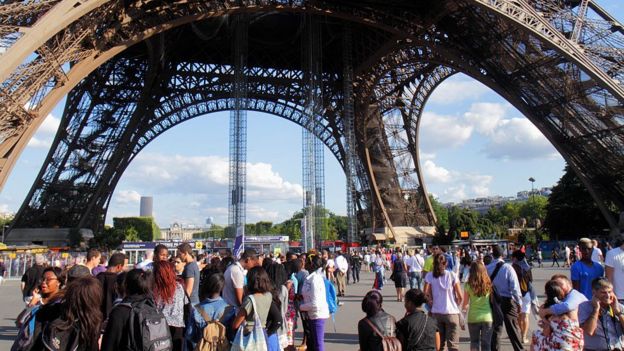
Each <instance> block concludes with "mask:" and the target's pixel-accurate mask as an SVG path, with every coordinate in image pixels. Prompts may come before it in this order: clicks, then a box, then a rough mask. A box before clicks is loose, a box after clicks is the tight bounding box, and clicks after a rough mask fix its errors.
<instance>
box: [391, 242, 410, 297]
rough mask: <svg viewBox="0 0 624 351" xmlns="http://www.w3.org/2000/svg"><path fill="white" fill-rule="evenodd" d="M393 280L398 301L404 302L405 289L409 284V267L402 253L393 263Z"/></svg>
mask: <svg viewBox="0 0 624 351" xmlns="http://www.w3.org/2000/svg"><path fill="white" fill-rule="evenodd" d="M392 279H393V280H394V287H395V288H396V292H397V301H403V295H404V294H405V287H406V286H407V284H408V277H407V265H406V264H405V262H404V261H403V256H402V255H401V253H398V254H397V258H396V259H395V260H394V262H393V263H392Z"/></svg>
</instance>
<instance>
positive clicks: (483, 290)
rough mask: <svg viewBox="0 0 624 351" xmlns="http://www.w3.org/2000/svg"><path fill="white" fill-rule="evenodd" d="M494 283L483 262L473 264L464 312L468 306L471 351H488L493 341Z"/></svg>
mask: <svg viewBox="0 0 624 351" xmlns="http://www.w3.org/2000/svg"><path fill="white" fill-rule="evenodd" d="M491 292H492V281H491V280H490V276H489V275H488V272H487V269H486V268H485V265H483V263H481V262H478V261H477V262H472V264H471V265H470V272H469V274H468V281H467V282H466V284H465V285H464V305H463V307H462V312H463V313H466V310H467V309H468V306H469V305H470V309H469V311H468V333H469V334H470V351H479V350H483V351H487V350H489V349H490V345H491V340H492V330H493V329H492V322H493V318H492V307H491V306H490V294H491Z"/></svg>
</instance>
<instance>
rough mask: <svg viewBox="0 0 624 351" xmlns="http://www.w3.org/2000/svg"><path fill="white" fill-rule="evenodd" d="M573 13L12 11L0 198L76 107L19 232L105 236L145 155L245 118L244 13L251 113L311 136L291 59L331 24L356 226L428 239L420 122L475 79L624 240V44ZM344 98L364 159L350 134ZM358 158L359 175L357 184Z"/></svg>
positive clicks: (323, 127)
mask: <svg viewBox="0 0 624 351" xmlns="http://www.w3.org/2000/svg"><path fill="white" fill-rule="evenodd" d="M571 3H574V2H568V1H555V0H537V1H534V0H532V1H528V0H455V1H451V0H447V1H433V0H431V1H425V3H422V2H413V1H402V0H392V1H390V3H389V2H388V1H368V2H367V6H361V5H359V4H358V3H357V2H352V1H315V2H312V3H310V2H303V1H276V0H273V1H271V0H257V1H252V0H250V1H245V2H241V3H237V5H236V6H234V5H233V4H232V3H231V2H230V1H227V0H215V1H208V2H206V1H203V2H194V1H184V2H182V1H172V2H167V3H162V2H158V3H155V2H153V1H149V0H148V1H142V2H131V1H126V2H108V1H95V0H84V1H81V2H79V3H76V2H73V1H67V0H59V1H28V2H3V3H1V4H0V47H2V50H0V53H2V56H1V58H2V63H3V64H2V66H1V67H0V185H1V184H4V182H5V181H6V177H7V175H8V174H9V173H10V170H11V168H12V166H13V164H14V163H15V161H16V160H17V158H18V157H19V154H20V152H21V151H22V150H23V148H24V147H25V145H26V143H27V142H28V140H29V139H30V138H31V136H32V135H33V133H34V132H35V131H36V129H37V128H38V126H39V125H40V124H41V122H42V120H43V118H44V117H45V116H47V114H48V113H49V112H50V111H51V109H52V108H53V107H54V105H55V104H56V103H57V102H58V101H59V100H60V99H61V98H62V97H63V96H65V95H67V94H68V93H69V91H70V90H71V89H74V90H73V91H72V92H71V93H69V95H68V99H67V105H66V108H65V112H64V116H63V120H62V122H61V128H60V130H59V133H58V134H57V137H56V139H55V142H54V144H53V147H52V149H51V151H50V153H49V155H48V158H47V160H46V163H45V165H44V167H43V168H42V170H41V172H40V174H39V177H38V178H37V181H36V182H35V184H34V185H33V188H32V190H31V192H30V193H29V196H28V197H27V200H26V201H25V203H24V205H23V207H22V209H21V210H20V213H19V214H18V218H17V220H16V226H39V227H46V226H60V227H65V226H68V227H91V228H97V227H98V226H99V225H100V224H101V223H102V221H103V217H104V214H105V213H106V208H107V204H108V201H109V200H110V194H111V193H112V190H113V189H114V187H115V185H116V184H117V181H118V179H119V177H120V176H121V174H122V173H123V171H124V170H125V168H126V167H127V165H128V163H129V162H131V160H132V159H133V158H134V156H136V154H137V153H138V152H139V151H140V150H141V149H142V148H143V147H144V146H145V145H147V143H149V142H150V141H151V140H153V139H154V138H155V137H157V136H158V135H160V134H161V133H162V132H164V131H165V130H167V129H168V128H171V127H173V126H175V125H177V124H178V123H181V122H183V121H185V120H188V119H189V118H193V117H196V116H200V115H202V114H206V113H209V112H214V111H223V110H231V109H235V107H236V104H235V103H234V99H232V93H233V88H232V84H233V81H235V79H234V72H233V71H234V68H233V65H232V62H231V57H232V55H231V53H230V52H228V50H229V49H228V48H229V47H230V43H227V42H226V41H223V40H222V38H223V37H224V35H223V29H221V27H222V26H221V25H220V23H222V22H223V19H224V18H226V16H229V15H233V14H237V13H247V14H249V15H250V16H252V17H253V20H252V21H251V22H250V26H256V27H255V28H256V30H253V29H250V33H253V35H254V36H255V37H254V38H251V36H250V42H249V43H250V47H249V57H250V58H252V57H253V58H254V60H255V61H254V62H249V66H248V69H247V72H246V77H247V82H248V92H249V95H248V97H247V106H246V108H247V110H258V111H265V112H268V113H273V114H276V115H279V116H282V117H284V118H287V119H289V120H292V121H294V122H296V123H298V124H300V125H302V126H306V125H308V122H309V121H310V117H309V115H310V114H307V113H306V106H307V104H306V90H305V89H303V88H302V86H303V85H304V84H303V82H304V70H303V69H302V68H301V61H302V60H301V57H300V54H299V53H296V52H295V51H297V50H291V48H292V47H295V48H298V47H300V46H299V45H297V43H299V44H300V42H301V38H300V36H301V35H300V33H301V31H300V30H299V27H298V25H297V24H294V25H291V24H292V23H300V22H301V20H300V17H301V16H304V14H311V15H313V16H316V17H322V18H324V19H325V20H324V21H325V23H327V25H326V26H325V27H326V28H324V29H323V30H324V32H323V36H324V37H326V38H328V40H325V41H324V42H323V50H322V52H323V56H322V62H323V65H322V67H323V71H322V82H323V84H322V101H323V107H322V109H321V111H322V114H321V113H319V116H318V117H319V118H318V122H319V124H318V125H317V126H316V128H314V134H315V135H316V136H317V137H318V138H320V139H321V140H322V141H323V143H324V144H325V145H326V146H327V147H328V148H329V150H330V151H331V152H332V153H333V154H334V156H335V157H336V158H337V159H338V160H339V162H341V164H342V165H343V167H344V168H345V172H346V174H354V173H355V174H356V179H357V180H356V181H355V182H354V183H355V184H354V188H355V191H354V193H355V196H354V204H355V206H354V207H356V211H355V212H356V213H357V216H358V221H359V223H360V224H367V225H373V226H398V225H421V224H432V220H433V219H434V218H433V217H432V214H431V213H430V212H431V211H430V205H428V203H427V200H426V196H424V194H426V190H425V187H424V181H423V179H422V175H421V174H420V173H419V172H420V166H419V160H418V152H417V150H418V121H419V120H420V116H421V115H420V114H421V112H422V106H423V105H424V103H425V102H426V99H427V97H428V96H429V94H430V93H431V91H432V90H433V88H435V86H436V85H437V84H439V82H440V81H442V80H443V79H444V77H445V76H447V75H448V74H450V73H451V72H462V73H465V74H467V75H469V76H471V77H473V78H475V79H476V80H478V81H480V82H482V83H483V84H485V85H487V86H489V87H490V88H492V89H494V90H495V91H496V92H498V93H499V94H500V95H501V96H503V97H504V98H505V99H507V100H508V101H509V102H510V103H511V104H513V105H514V106H515V107H516V108H518V109H519V110H520V111H522V112H523V113H524V114H525V115H526V116H527V118H529V119H530V120H531V121H532V122H533V123H534V124H535V125H536V126H537V127H538V128H539V130H540V131H541V132H542V133H544V135H545V136H546V137H547V138H548V139H549V140H550V141H551V142H552V143H553V145H554V146H555V147H556V148H557V149H558V150H559V151H560V152H561V154H562V155H563V157H564V158H565V159H566V160H567V161H568V162H569V164H570V165H571V166H572V167H573V168H574V170H575V171H576V173H577V174H578V175H579V176H580V178H581V179H582V180H583V181H584V182H585V183H586V185H587V186H588V188H589V190H590V192H591V193H592V195H593V196H594V198H595V199H596V200H597V202H598V204H599V206H600V207H601V209H602V211H603V213H604V214H605V217H606V218H607V220H609V221H610V225H611V226H612V228H615V226H616V223H615V219H614V218H613V216H612V215H611V213H610V209H611V208H613V207H619V208H620V209H621V208H624V180H623V179H624V174H623V173H622V172H624V147H623V145H624V108H623V104H624V83H623V82H624V69H623V67H624V55H623V53H624V34H623V33H624V29H623V27H622V25H621V24H620V23H619V22H618V21H617V20H615V19H614V18H613V17H612V16H610V15H609V14H608V13H606V12H605V11H604V10H603V9H601V8H600V6H599V5H598V4H597V3H596V1H594V0H589V1H580V2H579V4H580V6H570V5H569V4H571ZM273 19H274V20H273ZM345 24H348V26H349V27H350V28H351V30H352V40H351V41H352V45H351V46H349V48H350V49H352V55H350V57H351V58H352V66H353V78H352V79H348V78H347V79H344V78H343V74H344V73H345V70H344V66H345V64H344V59H343V57H344V53H343V51H345V50H343V48H342V47H341V45H340V43H342V42H343V40H341V39H340V38H342V37H343V35H342V33H343V31H344V29H343V28H344V27H345ZM263 33H266V35H264V36H263V35H262V34H263ZM176 35H177V36H176ZM181 38H184V40H181ZM184 42H189V44H188V45H187V46H185V45H184ZM193 42H195V43H198V42H199V43H201V44H202V45H193V44H192V43H193ZM293 43H295V45H293ZM337 43H338V44H337ZM204 47H205V48H206V49H204ZM276 47H279V48H280V49H279V50H277V49H275V48H276ZM349 80H351V81H352V82H353V84H352V88H353V115H354V119H353V138H354V139H355V145H356V147H355V148H352V147H350V145H351V143H350V142H348V141H347V140H346V139H345V138H351V136H348V135H347V134H349V133H350V131H348V129H350V127H348V126H346V125H347V124H350V122H349V121H348V119H346V118H343V116H347V114H348V113H349V112H348V111H347V109H348V107H347V106H345V103H346V101H348V94H349V93H347V92H348V90H349V89H348V88H347V89H345V82H347V84H348V81H349ZM347 105H349V104H348V103H347ZM353 149H355V150H356V152H353ZM347 155H350V156H348V157H347ZM354 155H357V161H356V162H355V163H356V165H355V166H354V167H353V166H348V163H345V162H347V161H346V160H347V158H350V159H352V158H353V157H354ZM353 168H355V172H354V170H353ZM414 189H417V190H418V191H417V193H419V194H420V195H418V196H416V197H415V199H414V197H413V196H412V193H413V192H414ZM406 195H407V196H406Z"/></svg>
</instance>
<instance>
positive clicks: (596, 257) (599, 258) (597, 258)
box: [591, 239, 604, 264]
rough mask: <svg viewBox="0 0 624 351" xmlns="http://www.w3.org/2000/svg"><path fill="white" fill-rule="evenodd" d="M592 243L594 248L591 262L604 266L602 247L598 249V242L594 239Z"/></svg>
mask: <svg viewBox="0 0 624 351" xmlns="http://www.w3.org/2000/svg"><path fill="white" fill-rule="evenodd" d="M592 243H593V244H594V246H593V249H592V255H591V260H592V261H594V262H598V263H600V264H602V262H604V256H603V255H602V251H601V250H600V247H598V240H596V239H594V240H592Z"/></svg>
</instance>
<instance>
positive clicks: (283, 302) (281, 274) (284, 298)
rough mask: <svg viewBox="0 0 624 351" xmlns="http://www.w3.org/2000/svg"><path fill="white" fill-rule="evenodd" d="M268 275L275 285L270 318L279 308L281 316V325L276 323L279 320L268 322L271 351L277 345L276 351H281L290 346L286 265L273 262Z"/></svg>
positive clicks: (273, 319)
mask: <svg viewBox="0 0 624 351" xmlns="http://www.w3.org/2000/svg"><path fill="white" fill-rule="evenodd" d="M267 274H268V275H269V279H270V280H271V282H272V283H273V289H271V294H272V295H273V305H272V306H271V312H272V313H270V314H269V316H270V317H273V316H274V315H275V311H274V308H275V307H279V308H278V310H277V313H278V314H279V321H280V322H279V323H276V322H277V318H269V321H268V322H267V323H268V324H270V325H268V326H267V335H268V337H269V340H268V344H269V350H271V349H272V347H274V346H275V345H277V346H278V347H277V349H276V350H277V351H280V350H282V349H284V348H286V347H287V346H288V345H289V344H288V338H287V335H286V334H287V330H286V323H285V319H286V314H287V312H288V287H287V286H286V283H287V282H288V275H287V273H286V268H285V267H284V265H283V264H280V263H277V262H273V263H272V264H271V265H270V266H269V267H268V269H267ZM269 322H272V323H269ZM278 324H279V325H278ZM276 326H277V328H276V330H275V331H274V330H273V329H274V327H276Z"/></svg>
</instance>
